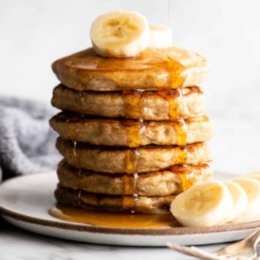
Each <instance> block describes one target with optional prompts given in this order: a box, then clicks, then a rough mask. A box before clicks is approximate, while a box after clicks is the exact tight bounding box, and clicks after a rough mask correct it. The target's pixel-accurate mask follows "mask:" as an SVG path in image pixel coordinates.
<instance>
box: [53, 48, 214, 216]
mask: <svg viewBox="0 0 260 260" xmlns="http://www.w3.org/2000/svg"><path fill="white" fill-rule="evenodd" d="M52 68H53V71H54V73H55V74H56V75H57V77H58V79H59V80H60V81H61V85H59V86H57V87H56V88H55V89H54V92H53V99H52V104H53V106H55V107H57V108H59V109H61V110H63V112H61V113H60V114H58V115H56V116H54V117H53V118H52V119H51V120H50V124H51V126H52V127H53V129H54V130H56V131H57V132H58V133H59V135H60V137H59V138H58V139H57V144H56V146H57V149H58V150H59V152H60V153H61V154H62V155H63V156H64V159H63V160H62V161H61V162H60V164H59V166H58V171H57V173H58V177H59V185H58V188H57V190H56V192H55V196H56V199H57V201H58V203H59V204H61V205H66V206H71V207H80V208H85V209H94V210H104V211H113V212H124V213H134V212H135V213H143V214H166V213H169V206H170V203H171V202H172V200H173V199H174V197H175V195H176V194H179V193H181V192H183V191H185V190H186V189H188V188H189V187H190V186H192V185H194V184H195V183H197V182H201V181H205V180H208V179H209V178H211V176H212V169H211V168H210V166H209V165H208V164H206V163H207V162H209V161H211V155H210V149H209V146H208V145H207V143H206V142H205V141H207V140H209V139H210V138H211V137H212V136H213V126H212V121H211V120H210V119H209V118H207V117H206V116H204V112H205V107H204V93H203V92H202V90H201V89H200V88H199V87H197V86H196V85H197V84H199V83H200V82H202V81H203V80H204V78H205V76H206V74H207V73H208V71H209V66H208V63H207V61H206V60H205V59H204V58H203V57H201V56H200V55H198V54H195V53H192V52H189V51H186V50H183V49H179V48H175V47H170V48H169V49H168V50H166V49H153V48H148V49H146V50H144V51H143V52H141V53H140V54H139V55H138V56H136V57H133V58H125V59H115V58H114V59H112V58H103V57H100V56H98V55H97V54H96V53H95V52H94V50H93V49H92V48H90V49H87V50H84V51H82V52H79V53H76V54H73V55H71V56H69V57H65V58H62V59H60V60H57V61H56V62H54V63H53V67H52Z"/></svg>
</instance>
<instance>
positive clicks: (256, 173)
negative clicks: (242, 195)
mask: <svg viewBox="0 0 260 260" xmlns="http://www.w3.org/2000/svg"><path fill="white" fill-rule="evenodd" d="M247 175H260V172H259V171H258V172H248V173H244V174H242V175H240V176H239V178H240V177H244V176H247Z"/></svg>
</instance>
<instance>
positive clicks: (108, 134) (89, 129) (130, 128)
mask: <svg viewBox="0 0 260 260" xmlns="http://www.w3.org/2000/svg"><path fill="white" fill-rule="evenodd" d="M50 125H51V126H52V128H53V129H54V130H55V131H57V132H58V133H59V135H60V136H61V137H62V138H64V139H67V140H69V139H70V140H72V141H75V142H86V143H90V144H93V145H105V146H128V147H139V146H144V145H150V144H156V145H183V143H182V142H183V140H182V138H184V139H185V140H186V143H187V144H190V143H195V142H203V141H208V140H210V138H212V137H213V135H214V130H213V122H212V121H211V120H210V119H209V118H208V117H206V116H203V117H199V118H191V119H187V120H186V121H185V124H184V123H183V122H171V121H142V122H140V121H134V120H122V119H106V118H102V119H100V118H93V117H88V116H83V117H82V115H80V114H76V113H69V112H63V113H60V114H58V115H56V116H54V117H53V118H52V119H51V120H50Z"/></svg>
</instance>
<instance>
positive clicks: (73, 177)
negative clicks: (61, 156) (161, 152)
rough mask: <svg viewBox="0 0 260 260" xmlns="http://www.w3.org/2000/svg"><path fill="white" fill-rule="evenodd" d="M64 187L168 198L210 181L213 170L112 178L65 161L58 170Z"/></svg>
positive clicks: (182, 168) (187, 169) (178, 170)
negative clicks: (202, 182)
mask: <svg viewBox="0 0 260 260" xmlns="http://www.w3.org/2000/svg"><path fill="white" fill-rule="evenodd" d="M57 174H58V178H59V181H60V185H62V186H63V187H65V188H70V189H73V190H84V191H86V192H90V193H99V194H110V195H134V194H137V195H139V196H166V195H172V194H179V193H181V192H183V191H185V190H187V189H188V188H189V187H190V186H192V185H193V184H195V183H198V182H201V181H206V180H209V179H210V178H211V176H212V169H211V168H210V167H209V165H207V164H203V165H199V166H187V165H186V166H181V165H176V166H173V167H171V168H169V169H167V170H163V171H159V172H152V173H145V174H139V175H125V174H118V175H111V174H110V175H109V174H104V173H96V172H93V171H88V170H84V169H76V168H74V167H72V166H70V165H69V164H67V163H66V161H65V160H62V161H61V162H60V163H59V166H58V170H57Z"/></svg>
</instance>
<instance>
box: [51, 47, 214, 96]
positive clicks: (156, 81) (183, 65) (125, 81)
mask: <svg viewBox="0 0 260 260" xmlns="http://www.w3.org/2000/svg"><path fill="white" fill-rule="evenodd" d="M167 57H170V58H167ZM52 69H53V71H54V73H55V74H56V76H57V77H58V79H59V80H60V81H61V82H62V83H63V84H64V85H65V86H67V87H69V88H72V89H75V90H78V91H84V90H93V91H119V90H136V89H143V90H157V89H166V88H168V89H174V88H179V87H189V86H193V85H197V84H199V83H201V82H202V81H203V80H204V78H205V76H206V74H207V73H208V72H209V65H208V63H207V61H206V59H205V58H203V57H202V56H200V55H198V54H196V53H193V52H190V51H187V50H184V49H180V48H176V47H170V48H169V49H168V50H167V49H155V48H147V49H146V50H144V51H142V52H140V53H139V54H138V55H137V56H136V57H132V58H124V59H115V58H109V59H107V58H103V57H101V56H99V55H97V54H96V53H95V52H94V50H93V49H92V48H89V49H86V50H84V51H81V52H78V53H76V54H73V55H71V56H68V57H65V58H62V59H59V60H57V61H55V62H54V63H53V64H52Z"/></svg>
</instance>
